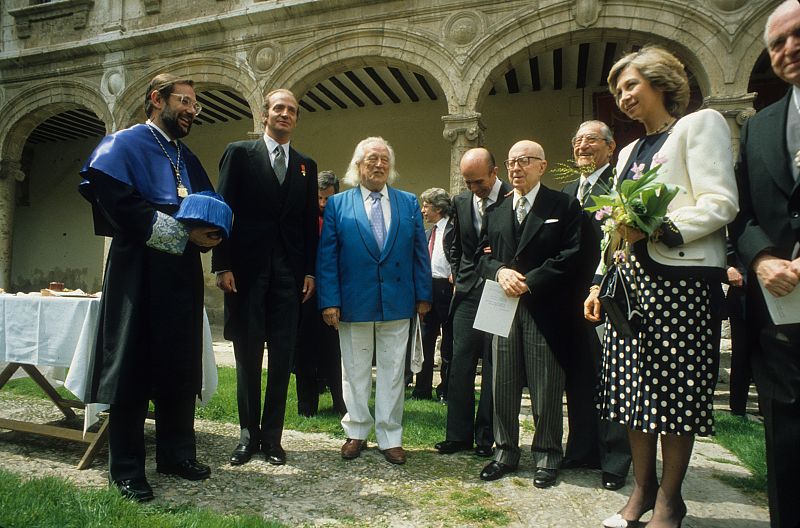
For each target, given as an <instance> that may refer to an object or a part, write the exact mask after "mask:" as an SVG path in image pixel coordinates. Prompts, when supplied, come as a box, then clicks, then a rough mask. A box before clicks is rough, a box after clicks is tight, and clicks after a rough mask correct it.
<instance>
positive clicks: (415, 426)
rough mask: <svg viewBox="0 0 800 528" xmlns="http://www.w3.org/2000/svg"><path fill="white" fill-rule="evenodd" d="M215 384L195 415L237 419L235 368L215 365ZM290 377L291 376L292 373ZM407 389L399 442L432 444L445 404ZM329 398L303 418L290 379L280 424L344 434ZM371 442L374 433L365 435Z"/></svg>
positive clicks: (413, 445)
mask: <svg viewBox="0 0 800 528" xmlns="http://www.w3.org/2000/svg"><path fill="white" fill-rule="evenodd" d="M218 373H219V385H218V386H217V392H216V393H214V396H213V397H212V398H211V400H210V401H209V402H208V405H207V406H205V407H198V408H197V414H196V415H197V417H198V418H202V419H205V420H213V421H218V422H228V423H233V424H238V423H239V415H238V413H237V410H236V369H235V368H231V367H219V369H218ZM292 380H294V376H292ZM261 386H262V390H263V387H265V386H266V371H264V372H263V374H262V380H261ZM410 395H411V390H410V389H408V390H407V391H406V401H405V410H404V418H403V445H404V446H406V447H410V448H420V447H423V448H432V447H433V445H434V444H435V443H436V442H439V441H441V440H443V439H444V424H445V420H446V417H447V407H446V406H444V405H442V404H440V403H438V402H436V401H431V400H411V399H408V397H409V396H410ZM370 406H371V407H372V409H373V410H374V408H375V399H374V394H373V396H372V398H370ZM332 407H333V402H332V400H331V395H330V393H327V392H326V393H324V394H321V395H320V398H319V409H320V411H319V412H318V413H317V415H316V416H312V417H310V418H307V417H305V416H300V415H299V414H297V391H296V389H295V383H294V381H292V382H290V383H289V393H288V395H287V399H286V421H285V424H284V427H285V428H286V429H292V430H295V431H302V432H306V433H326V434H329V435H331V436H334V437H338V438H344V431H343V430H342V425H341V423H340V421H341V417H340V416H339V415H338V414H337V413H336V412H335V411H334V410H333V409H332ZM367 440H368V441H369V442H370V443H373V444H374V443H375V433H374V432H373V433H371V434H370V438H368V439H367Z"/></svg>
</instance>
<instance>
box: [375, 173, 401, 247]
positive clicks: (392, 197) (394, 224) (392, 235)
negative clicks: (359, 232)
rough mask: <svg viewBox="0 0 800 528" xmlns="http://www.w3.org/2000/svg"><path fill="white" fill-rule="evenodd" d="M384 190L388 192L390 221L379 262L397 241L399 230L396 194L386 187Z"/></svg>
mask: <svg viewBox="0 0 800 528" xmlns="http://www.w3.org/2000/svg"><path fill="white" fill-rule="evenodd" d="M386 190H387V191H388V192H389V206H390V207H391V208H392V221H391V223H390V224H389V231H388V232H387V233H386V242H385V243H384V244H383V252H381V260H383V259H384V258H385V257H386V255H388V254H389V251H391V249H392V245H394V241H395V240H396V239H397V232H398V231H399V230H400V227H399V226H400V202H399V200H398V193H397V192H395V190H394V189H392V188H391V187H389V186H388V185H387V186H386ZM376 246H377V244H376Z"/></svg>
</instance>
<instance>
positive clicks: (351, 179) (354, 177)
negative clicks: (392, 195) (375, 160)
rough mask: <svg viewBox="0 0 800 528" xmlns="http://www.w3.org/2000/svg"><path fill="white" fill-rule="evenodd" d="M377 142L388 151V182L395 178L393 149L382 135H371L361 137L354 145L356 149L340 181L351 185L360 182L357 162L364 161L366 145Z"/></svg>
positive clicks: (353, 185)
mask: <svg viewBox="0 0 800 528" xmlns="http://www.w3.org/2000/svg"><path fill="white" fill-rule="evenodd" d="M375 143H378V144H380V145H383V146H384V147H386V150H388V151H389V178H388V182H389V183H392V182H393V181H394V180H395V179H396V178H397V171H396V170H395V168H394V149H393V148H392V146H391V145H390V144H389V143H388V142H387V141H386V140H385V139H383V138H382V137H378V136H373V137H368V138H367V139H362V140H361V141H360V142H359V143H358V145H356V150H355V152H353V159H351V160H350V165H348V166H347V172H346V173H345V175H344V178H342V181H343V182H344V183H346V184H347V185H350V186H351V187H355V186H357V185H358V184H360V183H361V174H359V172H358V164H359V163H361V162H362V161H364V154H365V153H366V150H367V147H368V146H370V145H374V144H375Z"/></svg>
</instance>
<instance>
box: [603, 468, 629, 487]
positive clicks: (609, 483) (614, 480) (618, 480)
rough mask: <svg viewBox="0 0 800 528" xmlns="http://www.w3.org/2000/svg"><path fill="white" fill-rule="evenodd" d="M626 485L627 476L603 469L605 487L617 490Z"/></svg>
mask: <svg viewBox="0 0 800 528" xmlns="http://www.w3.org/2000/svg"><path fill="white" fill-rule="evenodd" d="M624 485H625V477H620V476H619V475H615V474H613V473H607V472H605V471H603V487H604V488H605V489H607V490H611V491H615V490H618V489H620V488H621V487H622V486H624Z"/></svg>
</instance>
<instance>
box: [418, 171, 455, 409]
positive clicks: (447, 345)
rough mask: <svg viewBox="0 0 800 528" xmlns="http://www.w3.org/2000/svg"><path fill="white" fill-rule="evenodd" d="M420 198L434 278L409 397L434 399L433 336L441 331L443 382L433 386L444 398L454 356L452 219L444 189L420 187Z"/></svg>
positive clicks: (447, 196)
mask: <svg viewBox="0 0 800 528" xmlns="http://www.w3.org/2000/svg"><path fill="white" fill-rule="evenodd" d="M419 199H420V202H422V218H423V219H424V220H425V222H427V223H429V224H431V228H430V229H428V230H427V231H425V237H426V239H427V242H428V255H429V256H430V258H431V276H432V278H433V306H432V307H431V311H430V312H428V314H427V315H426V316H425V319H423V320H422V321H421V325H422V328H421V330H422V350H423V362H422V370H421V371H419V372H418V373H417V376H416V383H415V385H414V390H413V391H412V392H411V397H412V398H414V399H417V400H430V399H433V394H432V391H433V364H434V361H433V360H434V356H435V354H436V338H438V337H439V335H440V334H441V336H442V344H441V347H440V354H441V360H442V366H441V367H440V368H439V373H440V374H441V379H442V382H441V383H440V384H439V385H438V386H437V387H436V392H437V397H438V398H440V399H442V400H445V399H446V394H447V389H446V386H447V383H446V380H447V369H448V366H449V365H450V358H451V357H452V356H453V324H452V322H451V320H450V317H449V316H448V312H449V311H450V301H451V300H452V299H453V277H452V274H451V273H450V263H449V262H448V260H447V252H446V251H445V249H446V247H447V244H446V243H445V240H452V239H453V222H452V220H451V219H450V209H451V208H452V203H451V201H450V195H449V194H448V193H447V191H445V190H444V189H440V188H438V187H432V188H430V189H427V190H425V191H423V193H422V194H421V195H420V197H419Z"/></svg>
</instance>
